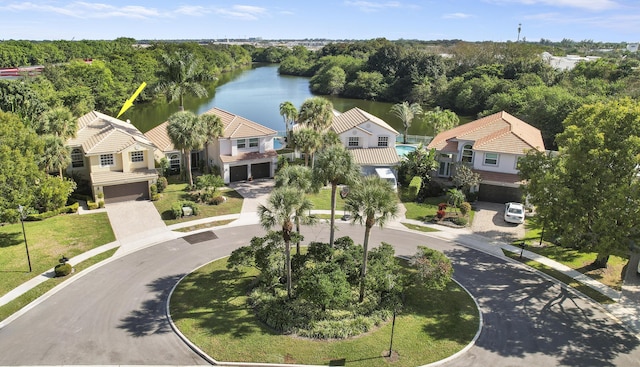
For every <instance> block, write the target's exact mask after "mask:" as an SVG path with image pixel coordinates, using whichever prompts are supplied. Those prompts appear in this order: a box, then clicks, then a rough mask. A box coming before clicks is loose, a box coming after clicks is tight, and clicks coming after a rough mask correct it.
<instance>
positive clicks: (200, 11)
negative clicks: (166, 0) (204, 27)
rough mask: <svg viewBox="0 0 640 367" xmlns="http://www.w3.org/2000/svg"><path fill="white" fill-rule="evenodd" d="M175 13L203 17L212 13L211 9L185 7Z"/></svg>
mask: <svg viewBox="0 0 640 367" xmlns="http://www.w3.org/2000/svg"><path fill="white" fill-rule="evenodd" d="M174 13H177V14H182V15H192V16H202V15H205V14H209V13H211V9H208V8H205V7H204V6H197V5H195V6H193V5H183V6H180V7H179V8H178V9H176V10H175V11H174Z"/></svg>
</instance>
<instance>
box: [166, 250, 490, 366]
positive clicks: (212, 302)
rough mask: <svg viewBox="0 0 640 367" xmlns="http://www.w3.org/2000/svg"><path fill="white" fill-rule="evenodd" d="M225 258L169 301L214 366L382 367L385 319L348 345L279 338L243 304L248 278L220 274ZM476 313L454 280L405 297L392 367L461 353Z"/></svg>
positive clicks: (194, 275) (386, 344)
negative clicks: (228, 363) (305, 366)
mask: <svg viewBox="0 0 640 367" xmlns="http://www.w3.org/2000/svg"><path fill="white" fill-rule="evenodd" d="M225 265H226V259H221V260H218V261H215V262H213V263H211V264H209V265H207V266H205V267H203V268H201V269H199V270H197V271H196V272H194V273H192V274H190V275H189V276H187V277H186V278H185V279H184V280H183V281H182V282H181V283H180V284H179V285H178V287H177V288H176V290H175V292H174V294H173V296H172V298H171V316H172V318H173V320H174V322H175V323H176V326H177V327H178V328H179V329H180V331H181V332H182V333H183V334H184V335H185V336H186V337H187V338H189V340H191V341H192V342H193V343H195V344H196V345H198V347H199V348H201V349H202V350H203V351H204V352H205V353H207V354H208V355H209V356H211V357H212V358H214V359H216V360H218V361H233V362H264V363H297V364H319V365H349V366H367V367H368V366H373V367H375V366H386V365H387V364H388V363H389V361H388V360H387V359H386V358H385V357H384V354H385V353H386V352H388V350H389V342H390V335H391V322H387V323H386V324H384V325H382V326H381V327H380V328H378V329H376V330H374V331H372V332H369V333H367V334H364V335H361V336H359V337H355V338H350V339H346V340H331V341H326V340H325V341H320V340H312V339H306V338H297V337H293V336H289V335H281V334H279V333H276V332H274V331H273V330H271V329H269V328H267V327H266V326H264V325H263V324H262V323H261V322H260V321H259V320H258V319H257V318H256V317H255V316H254V313H253V310H252V309H251V308H249V306H248V305H247V302H246V301H247V296H246V294H247V290H248V289H249V286H250V284H251V282H252V281H253V279H254V277H253V273H251V272H246V273H241V274H237V273H234V272H232V271H229V270H227V269H226V266H225ZM478 322H479V319H478V310H477V308H476V306H475V303H474V302H473V300H472V299H471V297H470V296H469V295H468V294H467V293H466V292H465V291H464V290H463V289H462V288H460V287H459V286H458V285H457V284H456V283H455V282H452V283H450V285H449V287H448V288H447V289H445V290H444V291H429V292H424V291H423V292H421V293H420V294H416V295H414V296H411V297H409V296H408V297H407V304H406V306H405V310H404V311H403V312H402V313H401V314H399V315H398V318H397V320H396V325H395V334H394V340H393V350H394V352H398V355H399V357H398V360H397V361H394V362H393V365H394V366H399V367H404V366H418V365H423V364H427V363H431V362H435V361H438V360H441V359H443V358H446V357H448V356H450V355H452V354H454V353H455V352H457V351H459V350H461V349H462V348H464V347H465V346H466V345H467V344H468V343H469V342H470V341H471V340H472V339H473V336H474V335H475V333H476V331H477V329H478Z"/></svg>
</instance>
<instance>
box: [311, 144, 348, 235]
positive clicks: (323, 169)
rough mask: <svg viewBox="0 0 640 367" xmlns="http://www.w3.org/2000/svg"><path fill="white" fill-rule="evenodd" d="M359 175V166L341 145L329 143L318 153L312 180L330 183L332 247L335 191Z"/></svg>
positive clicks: (330, 232) (319, 182) (330, 233)
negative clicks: (329, 144)
mask: <svg viewBox="0 0 640 367" xmlns="http://www.w3.org/2000/svg"><path fill="white" fill-rule="evenodd" d="M359 176H360V167H359V166H358V164H357V163H356V162H355V160H354V159H353V155H351V153H350V152H349V151H348V150H347V149H346V148H345V147H344V146H342V145H331V146H329V147H327V148H325V149H323V150H321V151H320V152H319V153H318V156H317V158H316V162H315V165H314V166H313V181H314V182H316V183H318V184H324V183H325V182H328V183H329V184H330V185H331V221H330V223H331V224H330V230H329V245H330V246H331V247H333V240H334V235H335V221H336V191H337V188H338V185H340V184H346V185H351V184H352V183H354V182H356V180H357V179H358V177H359Z"/></svg>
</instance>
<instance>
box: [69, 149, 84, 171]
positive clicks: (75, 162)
mask: <svg viewBox="0 0 640 367" xmlns="http://www.w3.org/2000/svg"><path fill="white" fill-rule="evenodd" d="M71 167H73V168H79V167H84V154H82V150H80V148H74V149H73V150H72V151H71Z"/></svg>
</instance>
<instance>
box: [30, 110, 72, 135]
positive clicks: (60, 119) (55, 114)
mask: <svg viewBox="0 0 640 367" xmlns="http://www.w3.org/2000/svg"><path fill="white" fill-rule="evenodd" d="M35 130H36V132H37V133H38V134H40V135H44V134H51V135H55V136H59V137H61V138H62V139H63V140H64V141H66V140H67V139H69V138H72V137H74V136H76V131H77V130H78V122H77V121H76V119H74V118H73V114H72V113H71V111H69V109H68V108H66V107H56V108H53V109H50V110H48V111H46V112H45V113H43V114H42V118H41V121H40V126H39V127H38V128H36V129H35Z"/></svg>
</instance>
